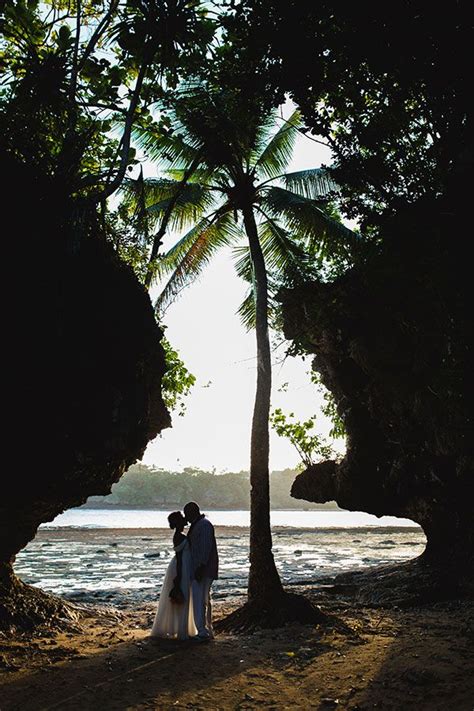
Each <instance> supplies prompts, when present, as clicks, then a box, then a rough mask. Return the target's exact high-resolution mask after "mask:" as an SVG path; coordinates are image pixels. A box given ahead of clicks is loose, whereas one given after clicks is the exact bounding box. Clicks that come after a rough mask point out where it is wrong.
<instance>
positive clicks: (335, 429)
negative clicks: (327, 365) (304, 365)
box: [310, 370, 346, 439]
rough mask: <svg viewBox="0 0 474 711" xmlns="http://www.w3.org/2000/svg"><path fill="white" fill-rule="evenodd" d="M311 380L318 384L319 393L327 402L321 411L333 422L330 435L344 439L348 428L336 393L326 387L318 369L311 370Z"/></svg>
mask: <svg viewBox="0 0 474 711" xmlns="http://www.w3.org/2000/svg"><path fill="white" fill-rule="evenodd" d="M310 377H311V382H312V383H313V384H314V385H316V386H317V389H318V391H319V393H320V394H321V395H322V396H323V399H324V402H325V404H324V405H323V406H322V408H321V411H322V413H323V415H325V416H326V417H327V418H328V419H329V420H330V421H331V422H332V427H331V429H330V431H329V436H330V437H332V438H333V439H342V438H343V437H345V436H346V428H345V425H344V420H343V419H342V418H341V416H340V415H339V413H338V411H337V405H336V401H335V399H334V395H333V394H332V393H331V391H330V390H328V389H327V388H326V387H324V385H323V383H322V382H321V376H320V374H319V373H318V372H317V371H316V370H311V371H310Z"/></svg>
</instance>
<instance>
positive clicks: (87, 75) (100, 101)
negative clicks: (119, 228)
mask: <svg viewBox="0 0 474 711" xmlns="http://www.w3.org/2000/svg"><path fill="white" fill-rule="evenodd" d="M0 22H1V28H2V37H3V39H2V42H1V45H0V66H1V69H2V74H3V81H2V84H1V89H0V129H1V130H0V135H1V143H2V146H1V147H2V149H3V150H5V151H7V152H8V153H9V154H10V155H12V156H15V159H16V160H17V161H18V162H20V163H25V164H26V165H28V166H29V168H30V170H32V171H35V172H37V173H39V174H42V175H47V176H49V178H50V179H51V181H53V182H52V186H53V185H56V186H57V191H58V194H59V193H61V194H62V195H64V194H66V195H69V196H75V197H81V198H82V199H87V201H88V202H89V203H90V204H98V203H99V202H100V201H101V200H104V199H105V198H106V197H107V196H108V195H110V194H111V193H112V192H114V190H115V189H116V188H117V187H118V186H119V185H120V183H121V181H122V179H123V177H124V175H125V172H126V168H127V166H130V165H131V164H133V163H134V161H135V152H134V150H133V149H131V148H130V133H131V128H132V125H133V123H134V122H135V121H136V120H139V121H140V123H141V124H142V125H146V124H147V123H149V122H150V121H151V120H152V111H153V106H154V104H155V103H156V101H157V100H158V98H160V97H162V96H163V95H164V94H166V92H168V91H172V90H173V89H174V88H175V87H176V86H177V84H178V83H179V80H180V78H181V77H182V76H183V75H187V74H188V73H189V72H193V71H194V69H195V68H196V67H198V66H200V63H201V62H202V61H203V58H204V57H205V55H206V51H207V47H208V45H209V42H210V41H211V40H212V36H213V33H214V22H213V21H211V20H210V19H209V18H208V17H207V13H206V11H205V9H204V8H203V7H202V6H201V5H200V4H199V2H196V1H195V0H167V1H166V2H161V1H160V0H148V1H147V2H138V1H137V0H123V1H121V0H109V2H100V1H99V2H97V0H69V1H68V2H67V3H66V2H64V1H63V0H43V2H39V0H28V2H25V0H16V1H15V0H13V1H12V2H7V3H2V9H1V14H0ZM170 30H171V31H170ZM117 119H118V120H119V121H120V125H121V130H120V132H119V135H117V133H116V132H115V135H112V133H111V131H112V128H113V123H112V122H113V121H114V122H115V125H117V122H116V120H117ZM155 123H156V122H155ZM159 125H160V123H159V122H158V126H159ZM52 186H51V189H54V188H53V187H52Z"/></svg>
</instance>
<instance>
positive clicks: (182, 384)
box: [161, 338, 196, 417]
mask: <svg viewBox="0 0 474 711" xmlns="http://www.w3.org/2000/svg"><path fill="white" fill-rule="evenodd" d="M161 345H162V346H163V348H164V349H165V358H166V372H165V374H164V376H163V380H162V382H161V394H162V396H163V400H164V403H165V405H166V407H167V408H168V410H170V411H171V412H173V411H177V413H178V415H179V416H180V417H182V416H183V415H184V414H185V412H186V406H185V404H184V399H185V398H186V396H187V395H189V393H190V391H191V389H192V387H193V385H194V384H195V382H196V377H195V376H194V375H193V374H192V373H190V372H189V370H188V369H187V368H186V366H185V365H184V363H183V361H182V360H181V358H180V357H179V353H178V351H176V350H175V349H174V348H172V346H171V345H170V342H169V341H168V339H167V338H162V340H161Z"/></svg>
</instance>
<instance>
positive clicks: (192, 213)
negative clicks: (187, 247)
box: [146, 181, 215, 232]
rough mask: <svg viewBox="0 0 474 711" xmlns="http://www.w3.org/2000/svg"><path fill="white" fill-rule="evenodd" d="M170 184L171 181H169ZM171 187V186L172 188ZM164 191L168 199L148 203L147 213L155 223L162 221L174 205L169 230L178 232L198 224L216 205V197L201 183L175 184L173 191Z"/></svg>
mask: <svg viewBox="0 0 474 711" xmlns="http://www.w3.org/2000/svg"><path fill="white" fill-rule="evenodd" d="M167 182H169V181H167ZM170 187H171V186H170ZM166 188H167V186H164V189H165V191H166V193H167V197H164V198H163V199H161V200H158V201H157V202H152V203H151V204H148V203H147V208H146V209H147V213H148V215H150V216H151V218H152V220H153V221H155V222H156V221H157V220H158V219H161V218H162V217H163V216H164V215H165V213H166V211H167V210H168V208H169V206H170V205H173V212H172V213H171V217H170V220H169V223H168V228H169V229H170V230H174V231H177V232H181V231H182V230H183V229H185V228H187V227H189V225H190V224H193V223H196V222H197V221H198V220H199V219H200V218H201V217H202V216H203V214H204V213H205V212H209V210H210V209H211V208H212V207H213V205H214V202H215V201H214V196H213V195H212V193H211V192H210V191H209V190H208V189H207V188H206V187H204V186H203V185H200V184H199V183H187V184H184V185H183V184H181V183H179V182H174V183H173V186H172V190H167V189H166Z"/></svg>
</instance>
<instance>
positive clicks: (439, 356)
mask: <svg viewBox="0 0 474 711" xmlns="http://www.w3.org/2000/svg"><path fill="white" fill-rule="evenodd" d="M464 229H465V228H464V220H463V216H462V215H461V214H460V210H459V209H457V208H454V207H453V206H452V204H451V203H450V202H448V201H447V200H439V201H428V200H427V201H425V202H423V203H422V204H419V205H415V206H412V207H411V208H410V209H407V210H406V211H405V212H404V213H401V214H400V215H399V216H398V217H397V218H393V219H392V221H391V222H390V224H387V225H386V228H385V232H384V233H383V237H384V239H383V243H382V244H383V246H382V247H380V248H377V249H374V250H373V251H372V252H371V253H370V254H368V255H367V256H366V258H365V259H363V260H361V261H360V263H359V264H358V265H357V266H355V267H354V268H352V269H351V270H350V271H349V272H348V273H346V274H345V275H344V276H342V277H340V278H339V279H337V280H336V281H334V282H333V283H311V284H307V285H304V286H302V287H300V288H296V289H294V290H289V291H286V292H284V293H283V295H282V300H283V304H284V315H285V335H286V337H287V338H290V339H293V340H294V341H295V342H296V343H297V344H298V345H299V346H300V347H301V348H303V349H304V350H306V351H307V352H310V353H314V354H315V358H314V368H315V370H317V371H318V372H319V373H320V374H321V378H322V381H323V383H324V384H325V385H326V387H327V388H328V389H329V390H330V391H331V392H332V393H333V395H334V397H335V400H336V403H337V409H338V412H339V414H340V416H341V417H342V418H343V420H344V423H345V426H346V430H347V453H346V456H345V457H344V459H343V460H342V461H341V462H335V461H333V462H331V461H329V462H323V463H321V464H316V465H314V466H312V467H310V468H309V469H307V470H306V471H305V472H303V473H302V474H300V475H299V476H298V477H297V478H296V480H295V483H294V485H293V489H292V495H293V496H294V497H295V498H298V499H304V500H307V501H314V502H318V503H323V502H325V501H330V500H335V501H337V503H338V504H339V506H341V507H342V508H345V509H351V510H362V511H367V512H370V513H373V514H376V515H378V516H380V515H383V514H389V515H395V516H402V517H407V518H410V519H412V520H413V521H416V522H417V523H419V524H420V525H421V526H422V528H423V530H424V532H425V533H426V536H427V548H426V551H425V553H424V555H423V560H424V561H426V562H427V563H430V564H434V565H435V566H437V569H438V570H439V571H441V570H442V569H443V568H444V569H445V570H449V577H451V580H452V581H453V594H455V589H456V584H455V582H454V580H455V578H456V577H458V575H462V576H465V575H466V572H469V571H470V574H471V575H472V571H473V569H474V565H473V561H474V556H473V553H474V526H473V521H474V517H473V502H472V482H473V474H474V454H473V453H474V449H473V446H474V438H473V436H472V435H473V432H474V423H473V419H472V413H473V412H474V382H473V370H472V354H473V346H474V339H473V328H472V314H471V310H470V308H471V307H470V302H471V299H470V292H471V290H472V286H471V284H472V276H471V274H470V262H469V260H468V256H467V255H468V251H467V244H466V240H465V239H463V238H462V235H463V233H464ZM454 235H459V240H457V241H456V243H455V244H454V241H453V240H454Z"/></svg>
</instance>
